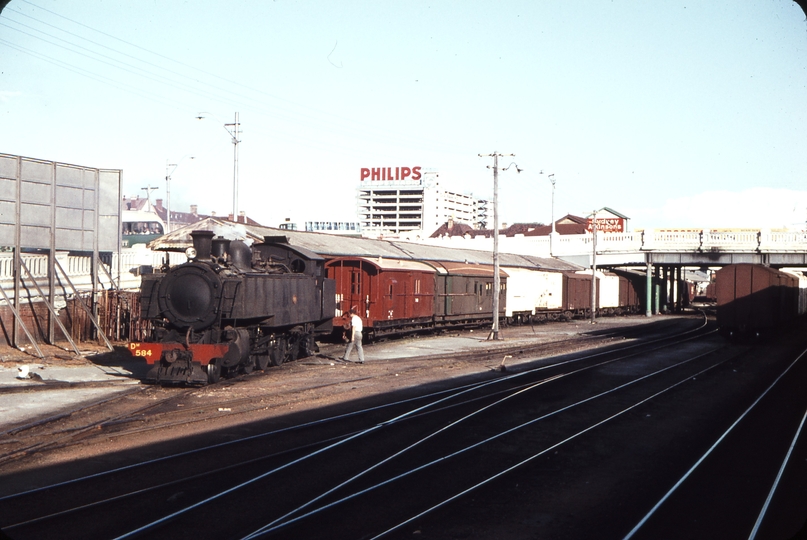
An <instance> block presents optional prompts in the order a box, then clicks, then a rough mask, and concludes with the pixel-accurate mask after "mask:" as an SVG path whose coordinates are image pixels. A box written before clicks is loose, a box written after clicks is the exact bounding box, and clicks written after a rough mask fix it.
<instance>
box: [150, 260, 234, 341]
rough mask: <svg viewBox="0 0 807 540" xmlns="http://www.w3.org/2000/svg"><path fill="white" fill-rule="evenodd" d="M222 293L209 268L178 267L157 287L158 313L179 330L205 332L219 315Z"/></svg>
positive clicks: (215, 275)
mask: <svg viewBox="0 0 807 540" xmlns="http://www.w3.org/2000/svg"><path fill="white" fill-rule="evenodd" d="M221 289H222V287H221V280H220V279H219V277H218V275H217V274H216V272H214V271H213V270H212V269H210V268H209V267H208V266H204V265H190V264H189V265H183V266H178V267H177V268H176V269H174V271H173V272H171V273H169V274H168V275H166V276H165V278H164V279H163V280H162V282H161V283H160V291H159V296H158V301H159V304H160V312H161V313H162V314H163V315H164V316H165V318H166V319H168V320H169V321H170V322H171V323H172V324H174V325H175V326H178V327H180V328H187V327H189V326H190V327H192V328H193V329H194V330H200V329H203V328H207V327H208V326H210V325H211V324H213V322H214V321H215V320H216V317H217V315H218V309H217V307H218V305H219V297H220V295H221Z"/></svg>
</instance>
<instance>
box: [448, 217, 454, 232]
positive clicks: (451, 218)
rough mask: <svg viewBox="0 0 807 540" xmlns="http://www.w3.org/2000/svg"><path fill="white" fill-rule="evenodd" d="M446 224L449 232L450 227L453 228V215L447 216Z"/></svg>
mask: <svg viewBox="0 0 807 540" xmlns="http://www.w3.org/2000/svg"><path fill="white" fill-rule="evenodd" d="M446 226H447V227H448V231H449V232H451V229H453V228H454V216H451V217H450V218H448V223H446Z"/></svg>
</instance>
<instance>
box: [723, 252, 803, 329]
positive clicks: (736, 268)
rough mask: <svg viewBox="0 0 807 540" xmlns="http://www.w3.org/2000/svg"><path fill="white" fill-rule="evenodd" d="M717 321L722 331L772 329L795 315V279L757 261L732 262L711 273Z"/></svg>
mask: <svg viewBox="0 0 807 540" xmlns="http://www.w3.org/2000/svg"><path fill="white" fill-rule="evenodd" d="M715 294H716V297H717V322H718V325H719V326H720V331H721V332H722V333H723V334H726V335H734V334H737V333H739V334H756V335H759V334H764V333H769V332H773V331H774V330H776V329H777V328H779V327H781V326H782V325H784V324H785V323H787V322H789V321H790V320H792V319H794V318H795V317H796V316H797V315H798V309H799V302H798V296H799V281H798V279H797V278H796V277H795V276H793V275H791V274H787V273H785V272H781V271H779V270H775V269H773V268H769V267H767V266H762V265H757V264H745V263H744V264H732V265H729V266H725V267H723V268H721V269H720V270H718V271H717V272H716V273H715Z"/></svg>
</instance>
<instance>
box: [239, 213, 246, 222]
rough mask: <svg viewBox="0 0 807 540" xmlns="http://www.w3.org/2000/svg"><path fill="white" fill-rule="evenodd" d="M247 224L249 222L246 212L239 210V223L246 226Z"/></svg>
mask: <svg viewBox="0 0 807 540" xmlns="http://www.w3.org/2000/svg"><path fill="white" fill-rule="evenodd" d="M246 222H247V212H246V211H245V210H239V212H238V223H244V224H246Z"/></svg>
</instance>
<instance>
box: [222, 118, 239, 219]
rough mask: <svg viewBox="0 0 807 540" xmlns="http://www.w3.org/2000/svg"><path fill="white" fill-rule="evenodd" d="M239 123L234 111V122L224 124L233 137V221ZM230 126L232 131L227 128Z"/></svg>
mask: <svg viewBox="0 0 807 540" xmlns="http://www.w3.org/2000/svg"><path fill="white" fill-rule="evenodd" d="M240 127H241V124H240V123H239V122H238V112H236V113H235V122H234V123H232V124H224V129H226V130H227V131H228V132H229V133H230V135H232V137H233V221H235V222H238V143H240V142H241V141H240V140H239V139H238V134H239V132H238V129H239V128H240ZM229 128H232V131H231V130H230V129H229Z"/></svg>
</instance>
